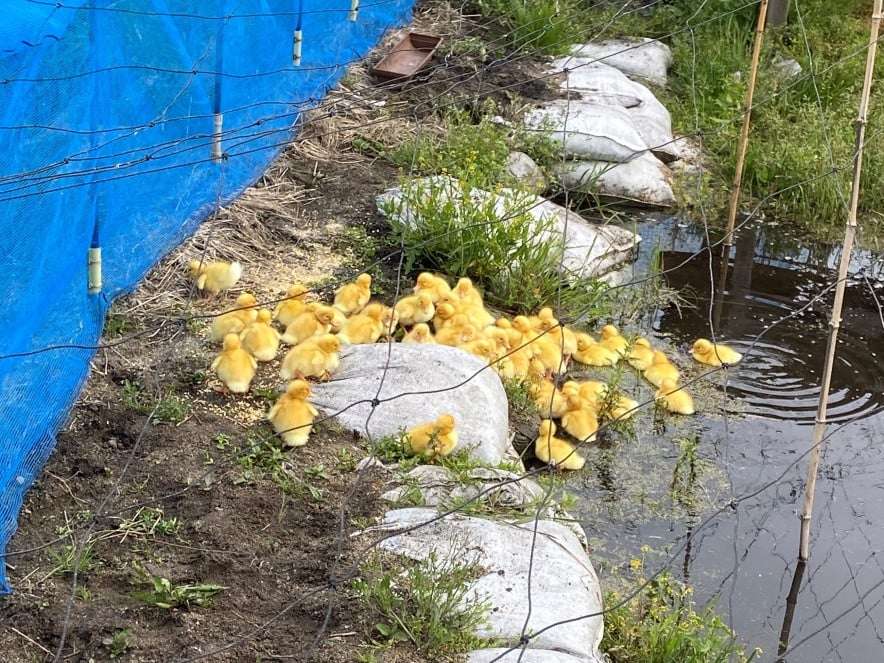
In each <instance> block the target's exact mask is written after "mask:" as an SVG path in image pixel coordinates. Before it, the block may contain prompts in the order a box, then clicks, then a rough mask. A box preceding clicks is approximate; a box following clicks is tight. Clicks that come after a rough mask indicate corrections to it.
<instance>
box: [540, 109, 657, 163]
mask: <svg viewBox="0 0 884 663" xmlns="http://www.w3.org/2000/svg"><path fill="white" fill-rule="evenodd" d="M525 126H526V127H528V128H529V129H534V130H538V131H549V132H551V133H550V138H551V139H552V140H554V141H557V142H560V143H562V145H563V150H564V153H565V154H566V155H567V156H572V157H578V158H581V159H591V160H593V161H613V162H617V163H620V162H623V161H629V160H630V159H632V158H634V157H635V156H637V155H639V154H641V153H643V152H646V151H647V149H648V146H647V145H645V143H644V141H643V140H642V138H641V136H640V135H639V133H638V129H636V128H635V125H634V124H633V123H632V118H630V117H629V114H628V113H627V112H626V110H625V109H623V108H619V107H617V106H603V105H600V104H590V103H587V102H585V101H574V100H569V99H556V100H555V101H552V102H551V103H549V104H548V105H546V106H544V107H542V108H535V109H533V110H530V111H528V112H527V113H526V114H525Z"/></svg>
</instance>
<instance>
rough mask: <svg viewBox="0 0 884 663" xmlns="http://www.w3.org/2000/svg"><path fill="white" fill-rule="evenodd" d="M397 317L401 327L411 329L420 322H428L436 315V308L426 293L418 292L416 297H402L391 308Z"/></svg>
mask: <svg viewBox="0 0 884 663" xmlns="http://www.w3.org/2000/svg"><path fill="white" fill-rule="evenodd" d="M393 310H395V311H396V313H397V315H398V316H399V324H401V325H402V326H403V327H411V326H412V325H416V324H418V323H420V322H429V321H430V320H432V319H433V316H434V315H435V314H436V306H435V305H434V304H433V299H432V297H431V296H430V293H428V292H424V291H422V292H419V293H417V294H416V295H409V296H407V297H403V298H402V299H400V300H399V301H398V302H396V305H395V306H394V307H393Z"/></svg>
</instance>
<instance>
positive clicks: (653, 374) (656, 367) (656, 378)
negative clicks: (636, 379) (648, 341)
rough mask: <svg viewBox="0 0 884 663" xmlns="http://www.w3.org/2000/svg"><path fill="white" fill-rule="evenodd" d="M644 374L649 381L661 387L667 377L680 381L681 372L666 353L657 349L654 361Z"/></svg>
mask: <svg viewBox="0 0 884 663" xmlns="http://www.w3.org/2000/svg"><path fill="white" fill-rule="evenodd" d="M643 375H644V376H645V379H646V380H647V381H648V382H650V383H651V384H652V385H654V386H655V387H659V386H660V385H661V384H662V383H663V380H665V379H667V378H668V379H670V380H673V381H675V382H678V377H679V375H680V373H679V372H678V369H677V368H676V367H675V366H673V365H672V364H671V363H670V362H669V360H668V359H667V358H666V355H665V354H663V353H662V352H661V351H660V350H655V351H654V361H653V362H652V363H651V365H650V366H648V367H647V368H646V369H645V372H644V373H643Z"/></svg>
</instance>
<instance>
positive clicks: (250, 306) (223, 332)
mask: <svg viewBox="0 0 884 663" xmlns="http://www.w3.org/2000/svg"><path fill="white" fill-rule="evenodd" d="M257 306H258V300H257V299H255V296H254V295H252V294H251V293H248V292H243V293H241V294H240V295H239V296H238V297H237V298H236V308H235V309H234V310H232V311H228V312H227V313H222V314H221V315H219V316H218V317H217V318H215V319H214V320H212V329H211V332H210V333H209V336H210V338H211V339H212V340H213V341H220V340H223V339H224V337H225V336H227V334H239V333H240V332H241V331H242V330H243V329H245V328H246V326H247V325H249V324H250V323H251V322H253V321H254V320H255V318H256V317H257V316H258V311H257Z"/></svg>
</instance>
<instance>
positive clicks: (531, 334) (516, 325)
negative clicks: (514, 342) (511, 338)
mask: <svg viewBox="0 0 884 663" xmlns="http://www.w3.org/2000/svg"><path fill="white" fill-rule="evenodd" d="M512 325H513V329H516V330H518V331H519V332H520V333H521V334H522V338H521V339H520V343H519V344H522V343H527V342H529V341H533V340H534V339H535V338H537V332H536V331H534V327H533V326H532V325H531V321H530V320H529V319H528V317H527V316H524V315H517V316H516V317H515V318H513V322H512Z"/></svg>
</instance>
